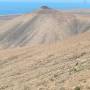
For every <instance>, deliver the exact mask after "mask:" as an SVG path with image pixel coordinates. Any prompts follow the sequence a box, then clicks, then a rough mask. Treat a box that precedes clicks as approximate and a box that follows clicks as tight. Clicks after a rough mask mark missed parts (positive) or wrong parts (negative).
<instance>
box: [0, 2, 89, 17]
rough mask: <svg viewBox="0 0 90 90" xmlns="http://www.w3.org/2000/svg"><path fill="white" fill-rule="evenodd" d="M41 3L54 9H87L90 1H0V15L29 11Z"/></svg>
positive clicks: (35, 8)
mask: <svg viewBox="0 0 90 90" xmlns="http://www.w3.org/2000/svg"><path fill="white" fill-rule="evenodd" d="M42 5H48V6H49V7H51V8H55V9H62V10H63V9H64V10H68V9H89V8H90V3H87V4H83V3H34V2H32V3H31V2H0V15H13V14H25V13H31V12H33V11H35V10H37V9H38V8H39V7H41V6H42Z"/></svg>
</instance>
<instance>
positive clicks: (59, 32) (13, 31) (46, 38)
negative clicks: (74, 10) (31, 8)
mask: <svg viewBox="0 0 90 90" xmlns="http://www.w3.org/2000/svg"><path fill="white" fill-rule="evenodd" d="M89 19H90V17H89V16H88V18H86V17H85V16H80V15H76V14H71V13H68V12H62V11H57V10H53V9H40V10H38V11H36V12H34V13H32V14H26V15H21V16H18V17H15V18H14V19H13V20H10V21H9V22H6V23H5V25H2V26H1V27H0V46H1V47H3V48H8V47H17V46H25V45H28V44H29V45H33V44H34V45H36V44H45V43H49V44H50V43H55V42H60V41H62V40H64V39H67V38H68V37H71V36H73V35H77V34H79V33H82V32H86V31H90V21H89Z"/></svg>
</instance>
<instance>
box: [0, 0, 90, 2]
mask: <svg viewBox="0 0 90 90" xmlns="http://www.w3.org/2000/svg"><path fill="white" fill-rule="evenodd" d="M0 1H11V2H16V1H17V2H27V1H29V2H84V1H87V2H90V0H0Z"/></svg>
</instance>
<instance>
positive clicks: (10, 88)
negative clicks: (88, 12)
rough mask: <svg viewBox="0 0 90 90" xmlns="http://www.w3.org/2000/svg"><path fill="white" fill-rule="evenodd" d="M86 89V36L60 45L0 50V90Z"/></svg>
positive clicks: (89, 68) (89, 61)
mask: <svg viewBox="0 0 90 90" xmlns="http://www.w3.org/2000/svg"><path fill="white" fill-rule="evenodd" d="M75 88H80V90H90V33H84V34H81V35H78V36H77V37H72V38H70V39H69V40H65V41H64V42H62V43H57V44H51V45H47V44H46V45H38V46H32V47H30V46H27V47H22V48H15V49H7V50H1V51H0V90H78V89H75Z"/></svg>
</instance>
